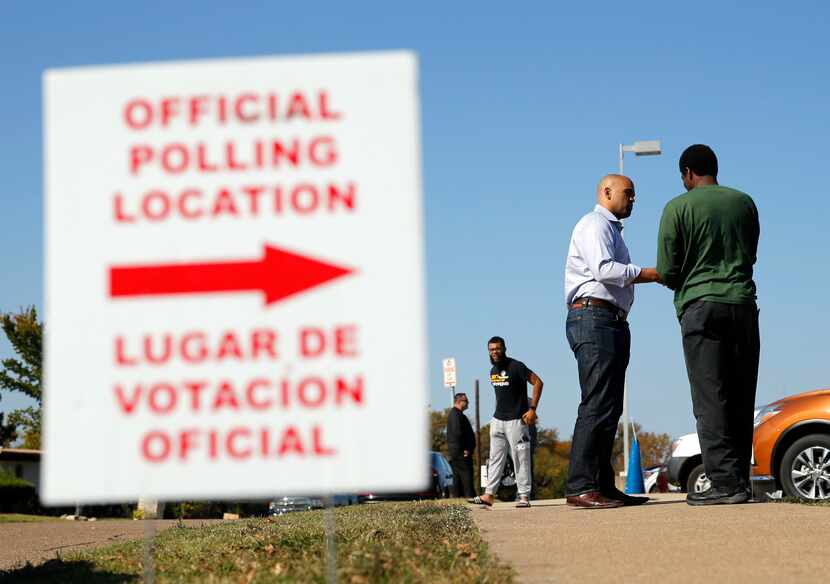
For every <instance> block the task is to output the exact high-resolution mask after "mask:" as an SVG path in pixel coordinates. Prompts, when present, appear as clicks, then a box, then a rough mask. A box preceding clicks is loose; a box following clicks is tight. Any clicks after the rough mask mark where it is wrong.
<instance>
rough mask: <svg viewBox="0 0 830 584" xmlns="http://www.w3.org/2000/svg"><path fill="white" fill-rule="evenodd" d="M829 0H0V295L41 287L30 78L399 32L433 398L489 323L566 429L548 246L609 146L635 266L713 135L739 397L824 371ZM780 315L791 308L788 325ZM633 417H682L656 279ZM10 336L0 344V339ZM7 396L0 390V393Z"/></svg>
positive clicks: (2, 299)
mask: <svg viewBox="0 0 830 584" xmlns="http://www.w3.org/2000/svg"><path fill="white" fill-rule="evenodd" d="M829 16H830V7H828V6H827V5H826V4H825V3H820V2H817V1H816V2H801V3H798V4H793V5H789V6H786V7H785V5H783V4H781V3H773V2H754V3H739V2H697V3H695V4H694V5H689V6H688V7H684V8H680V7H677V8H675V7H670V6H669V3H665V2H662V3H657V2H640V3H627V4H621V3H608V4H603V3H597V2H593V3H586V4H585V5H584V6H580V7H578V6H576V4H574V3H568V4H567V6H563V7H557V5H556V3H521V4H513V5H510V7H509V8H508V6H507V5H506V4H504V3H500V4H495V3H492V4H490V3H475V4H473V3H469V4H467V3H452V4H451V3H446V2H441V3H438V2H435V3H433V2H421V3H417V4H416V3H412V4H411V5H410V6H408V7H397V6H394V4H393V3H388V2H386V3H381V2H377V3H374V2H373V3H368V2H353V3H330V4H325V3H324V4H322V5H315V6H314V7H312V6H311V5H309V4H302V3H290V4H289V3H277V2H241V1H240V2H234V3H219V2H216V3H211V2H176V3H171V2H143V3H140V4H133V5H129V6H128V5H126V4H121V5H118V3H104V2H85V3H72V4H71V5H70V3H51V2H37V1H27V2H22V1H7V2H4V3H2V5H0V79H2V91H0V221H2V228H1V229H0V254H2V255H1V256H0V257H2V268H3V269H2V285H0V311H12V310H16V309H17V308H18V307H21V306H25V305H28V304H35V305H37V306H38V307H40V306H42V299H43V277H42V268H43V256H42V254H43V245H42V237H43V230H42V210H43V204H42V196H43V193H42V189H43V181H42V175H43V168H42V124H41V74H42V72H43V71H44V70H45V69H47V68H53V67H68V66H78V65H88V64H109V63H123V62H140V61H150V60H152V61H158V60H175V59H195V58H211V57H226V56H247V55H290V54H299V53H317V52H338V51H364V50H382V49H401V48H403V49H411V50H414V51H415V52H417V54H418V56H419V59H420V67H421V69H420V76H421V108H422V123H423V129H422V132H423V134H422V140H423V165H424V166H423V174H424V193H425V203H426V205H425V208H426V235H427V241H426V251H427V256H426V257H427V278H428V318H429V322H428V326H429V360H430V364H431V370H430V374H431V375H430V382H431V396H432V405H433V406H434V407H439V406H444V405H447V404H449V401H450V399H449V395H448V392H447V391H446V390H444V389H443V387H442V385H441V372H440V365H441V361H440V360H441V358H442V357H445V356H455V357H456V358H457V360H458V367H459V381H460V383H461V384H462V387H463V388H471V387H472V384H473V380H474V379H475V378H479V379H481V380H482V386H481V389H482V417H483V418H484V419H486V418H487V417H488V416H489V415H490V414H491V413H492V409H493V396H492V389H491V388H490V387H489V385H486V384H485V380H486V376H487V372H488V365H489V363H488V360H487V354H486V350H485V343H486V340H487V338H489V337H490V336H491V335H493V334H499V335H501V336H504V337H506V338H507V341H508V351H509V353H510V354H512V355H513V356H514V357H516V358H519V359H521V360H523V361H525V362H526V363H527V364H528V365H529V366H530V367H531V368H532V369H534V370H535V371H536V372H537V373H538V374H539V375H540V376H541V377H542V378H543V379H544V381H545V395H544V397H543V400H542V405H541V407H540V410H539V413H540V417H541V421H542V424H543V425H544V426H548V427H557V428H559V430H560V433H561V435H563V436H565V437H567V436H570V434H571V431H572V427H573V421H574V419H575V415H576V406H577V404H578V396H579V387H578V381H577V375H576V364H575V361H574V359H573V356H572V354H571V353H570V351H569V349H568V347H567V343H566V341H565V337H564V319H565V308H564V304H563V299H562V296H563V294H562V278H563V266H564V257H565V253H566V251H567V245H568V238H569V235H570V231H571V229H572V227H573V225H574V223H575V222H576V221H577V220H578V219H579V217H580V216H581V215H582V214H583V213H585V212H587V211H588V210H590V209H591V207H592V206H593V196H594V194H593V193H594V187H595V183H596V182H597V180H598V179H599V178H600V177H601V176H602V175H603V174H605V173H607V172H612V171H614V170H615V169H616V165H617V147H618V144H619V143H620V142H625V143H631V142H632V141H634V140H639V139H660V140H662V143H663V151H664V154H663V155H662V156H660V157H650V158H634V157H627V158H626V171H627V174H629V175H630V176H631V177H632V178H633V179H634V181H635V183H636V186H637V194H638V199H637V206H636V208H635V211H634V215H633V217H632V218H631V219H630V220H629V221H628V222H627V225H626V238H627V242H628V245H629V247H630V249H631V253H632V257H633V259H634V261H635V262H638V263H640V264H642V265H653V264H654V261H655V254H656V234H657V223H658V220H659V217H660V212H661V210H662V207H663V205H664V204H665V203H666V201H668V200H669V199H670V198H671V197H673V196H675V195H677V194H679V193H680V192H681V190H682V185H681V183H680V178H679V173H678V171H677V158H678V156H679V155H680V153H681V152H682V150H683V149H684V148H685V147H686V146H688V145H689V144H692V143H697V142H703V143H707V144H709V145H711V146H712V147H713V148H714V149H715V151H716V152H717V153H718V156H719V158H720V167H721V173H720V177H719V178H720V181H721V183H722V184H726V185H729V186H734V187H736V188H738V189H741V190H744V191H746V192H748V193H750V194H751V195H752V196H753V197H754V198H755V201H756V203H757V205H758V208H759V212H760V215H761V229H762V235H761V243H760V250H759V262H758V265H757V269H756V281H757V284H758V290H759V305H760V308H761V336H762V355H761V371H760V379H759V386H758V400H757V401H758V403H759V404H761V403H765V402H768V401H772V400H774V399H776V398H778V397H781V396H783V395H787V394H791V393H796V392H799V391H804V390H808V389H812V388H817V387H826V386H828V385H830V383H829V382H828V373H827V369H826V355H827V349H826V330H827V328H828V325H830V315H828V311H827V308H826V306H827V301H826V299H825V290H826V289H827V287H828V284H830V278H829V277H828V270H827V265H828V262H827V258H826V247H827V243H826V242H827V237H826V232H827V225H828V219H830V217H828V215H830V212H829V211H828V207H827V205H826V204H825V203H824V198H825V195H826V191H827V188H828V187H827V179H826V175H827V173H826V171H825V168H824V167H825V160H826V159H827V158H828V156H830V151H829V150H828V141H827V137H828V136H830V113H828V105H827V104H828V103H830V75H828V73H830V71H828V69H830V65H829V63H830V40H828V36H827V34H826V31H827V27H828V24H830V18H828V17H829ZM799 322H800V323H801V324H798V323H799ZM631 327H632V335H633V351H632V359H631V365H630V368H629V383H630V388H631V411H632V416H633V417H634V418H635V419H636V420H637V421H639V422H640V423H642V424H643V426H644V428H645V429H647V430H653V431H659V432H668V433H669V434H672V435H679V434H683V433H686V432H689V431H692V430H693V428H694V422H693V419H692V414H691V406H690V402H689V389H688V382H687V379H686V372H685V367H684V364H683V356H682V350H681V344H680V336H679V327H678V324H677V320H676V318H675V316H674V311H673V309H672V304H671V294H670V292H669V291H667V290H665V289H663V288H660V287H658V286H654V285H651V286H645V287H642V288H640V289H639V290H638V294H637V300H636V303H635V306H634V309H633V311H632V314H631ZM10 353H11V349H10V347H9V345H8V343H7V342H6V341H5V339H2V341H0V355H2V356H8V355H9V354H10ZM23 403H25V402H24V401H22V400H20V399H18V398H16V397H13V396H8V395H4V397H3V400H2V402H0V411H4V410H9V409H13V408H15V407H19V406H20V405H22V404H23Z"/></svg>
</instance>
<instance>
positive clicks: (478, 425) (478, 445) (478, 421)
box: [475, 379, 481, 494]
mask: <svg viewBox="0 0 830 584" xmlns="http://www.w3.org/2000/svg"><path fill="white" fill-rule="evenodd" d="M475 395H476V452H477V453H478V454H477V457H476V458H477V464H478V473H479V477H478V485H477V486H476V493H478V494H481V417H480V408H479V407H478V379H476V387H475Z"/></svg>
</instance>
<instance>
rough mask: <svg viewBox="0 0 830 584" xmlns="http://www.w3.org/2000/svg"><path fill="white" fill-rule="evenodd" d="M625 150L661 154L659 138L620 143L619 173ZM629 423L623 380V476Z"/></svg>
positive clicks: (641, 154) (626, 386)
mask: <svg viewBox="0 0 830 584" xmlns="http://www.w3.org/2000/svg"><path fill="white" fill-rule="evenodd" d="M626 152H633V153H634V155H635V156H658V155H660V154H662V152H663V151H662V150H661V149H660V140H640V141H637V142H634V144H631V145H627V144H620V174H624V173H623V155H624V154H625V153H626ZM630 425H631V418H630V417H629V413H628V381H626V382H625V390H624V392H623V460H624V461H625V470H623V474H624V476H626V477H628V444H629V442H628V428H629V426H630Z"/></svg>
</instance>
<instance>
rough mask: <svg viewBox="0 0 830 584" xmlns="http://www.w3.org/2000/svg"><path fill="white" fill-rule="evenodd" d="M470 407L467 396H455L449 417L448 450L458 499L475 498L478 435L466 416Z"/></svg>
mask: <svg viewBox="0 0 830 584" xmlns="http://www.w3.org/2000/svg"><path fill="white" fill-rule="evenodd" d="M468 407H469V400H468V399H467V394H465V393H457V394H455V404H454V405H453V407H452V408H451V409H450V413H449V415H448V416H447V450H448V451H449V455H450V465H451V466H452V473H453V479H452V482H453V490H454V491H455V496H456V497H474V496H475V490H474V489H473V450H475V447H476V435H475V432H473V427H472V426H471V425H470V420H468V419H467V416H465V415H464V413H463V412H464V410H466V409H467V408H468Z"/></svg>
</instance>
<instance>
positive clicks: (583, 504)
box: [565, 491, 623, 509]
mask: <svg viewBox="0 0 830 584" xmlns="http://www.w3.org/2000/svg"><path fill="white" fill-rule="evenodd" d="M565 501H566V502H567V503H568V506H570V507H580V508H582V509H613V508H614V507H622V506H623V502H622V501H615V500H614V499H609V498H608V497H603V495H602V493H600V492H599V491H589V492H587V493H582V494H581V495H572V496H570V497H567V498H566V499H565Z"/></svg>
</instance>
